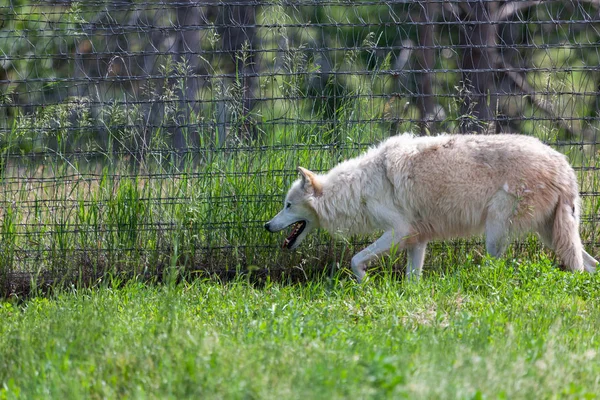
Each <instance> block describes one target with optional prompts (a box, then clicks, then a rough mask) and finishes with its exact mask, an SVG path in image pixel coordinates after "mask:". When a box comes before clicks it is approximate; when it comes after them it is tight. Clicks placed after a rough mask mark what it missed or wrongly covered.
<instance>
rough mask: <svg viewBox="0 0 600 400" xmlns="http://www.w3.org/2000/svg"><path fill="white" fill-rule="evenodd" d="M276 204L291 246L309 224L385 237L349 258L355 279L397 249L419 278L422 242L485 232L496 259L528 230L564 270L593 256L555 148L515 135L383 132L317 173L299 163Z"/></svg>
mask: <svg viewBox="0 0 600 400" xmlns="http://www.w3.org/2000/svg"><path fill="white" fill-rule="evenodd" d="M298 170H299V172H300V174H301V179H299V180H298V181H296V182H294V184H293V185H292V187H291V188H290V190H289V192H288V194H287V196H286V198H285V202H284V208H283V210H281V211H280V212H279V213H278V214H277V215H276V216H275V217H274V218H273V219H272V220H271V221H269V222H267V223H266V224H265V228H266V229H267V230H268V231H270V232H277V231H280V230H282V229H285V228H286V227H288V226H290V225H293V229H292V232H291V234H290V235H289V236H288V238H287V239H285V241H284V243H283V247H286V248H289V249H294V248H296V247H297V246H298V245H299V244H300V242H301V241H302V240H303V239H304V238H305V237H306V235H307V234H308V233H309V232H310V231H312V230H313V229H315V228H319V227H321V228H324V229H327V230H328V231H329V232H332V233H342V234H343V233H346V234H354V233H371V232H375V231H383V232H384V233H383V235H382V236H381V237H380V238H379V239H377V240H376V241H375V242H374V243H372V244H371V245H369V246H368V247H367V248H365V249H364V250H362V251H361V252H359V253H358V254H356V255H355V256H354V257H353V258H352V261H351V266H352V270H353V271H354V273H355V274H356V277H357V279H358V281H359V282H360V281H362V279H363V278H364V276H365V269H366V267H367V265H368V264H369V262H371V261H372V260H374V259H375V258H377V257H378V256H380V255H383V254H386V253H388V252H389V250H390V249H391V248H392V246H397V248H399V249H406V250H407V252H408V257H407V258H408V265H407V268H406V274H407V276H409V277H411V276H416V277H418V276H419V275H420V273H421V269H422V267H423V260H424V257H425V248H426V246H427V243H428V242H429V241H430V240H435V239H447V238H452V237H465V236H471V235H476V234H481V233H484V232H485V235H486V248H487V251H488V253H489V254H490V255H492V256H494V257H499V256H501V255H502V254H503V252H504V251H505V249H506V247H507V245H508V243H509V241H510V238H511V237H514V236H516V235H518V234H522V233H526V232H531V231H535V232H537V233H538V234H539V236H540V237H541V239H542V241H543V242H544V243H545V244H546V245H547V246H548V247H550V248H552V249H553V250H554V251H555V252H556V254H557V255H558V256H559V257H560V258H561V259H562V261H563V263H564V264H566V266H567V267H568V268H569V269H570V270H572V271H583V270H584V269H585V270H586V271H589V272H593V271H595V269H596V266H597V264H598V261H596V260H595V259H594V258H592V256H590V255H589V254H588V253H587V252H586V251H585V250H584V249H583V246H582V244H581V239H580V237H579V212H580V199H579V194H578V188H577V179H576V177H575V173H574V171H573V169H572V168H571V166H570V165H569V163H568V162H567V159H566V157H565V156H564V155H562V154H561V153H558V152H557V151H555V150H553V149H552V148H550V147H548V146H546V145H544V144H543V143H541V142H540V141H539V140H537V139H535V138H532V137H527V136H522V135H441V136H437V137H414V136H412V135H410V134H404V135H399V136H395V137H391V138H389V139H388V140H386V141H384V142H383V143H381V144H380V145H379V146H378V147H375V148H372V149H370V150H369V151H368V152H366V153H365V154H363V155H362V156H360V157H358V158H354V159H351V160H347V161H345V162H343V163H341V164H339V165H338V166H336V167H335V168H333V169H332V170H331V171H329V172H328V173H327V174H325V175H317V174H314V173H312V172H311V171H309V170H307V169H305V168H302V167H299V168H298Z"/></svg>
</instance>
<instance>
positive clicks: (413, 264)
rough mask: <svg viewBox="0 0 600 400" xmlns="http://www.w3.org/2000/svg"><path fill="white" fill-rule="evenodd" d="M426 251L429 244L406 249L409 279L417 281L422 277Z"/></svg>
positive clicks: (422, 243)
mask: <svg viewBox="0 0 600 400" xmlns="http://www.w3.org/2000/svg"><path fill="white" fill-rule="evenodd" d="M426 249H427V242H420V243H417V244H415V245H414V246H411V247H408V248H407V249H406V253H407V254H406V258H407V263H406V277H407V278H408V279H415V280H417V279H419V277H420V276H421V271H422V270H423V261H424V260H425V250H426Z"/></svg>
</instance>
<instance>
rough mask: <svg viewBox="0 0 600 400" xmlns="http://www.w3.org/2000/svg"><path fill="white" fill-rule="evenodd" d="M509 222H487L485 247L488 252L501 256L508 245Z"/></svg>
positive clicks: (496, 256) (497, 256)
mask: <svg viewBox="0 0 600 400" xmlns="http://www.w3.org/2000/svg"><path fill="white" fill-rule="evenodd" d="M508 238H509V233H508V223H507V222H504V221H499V220H489V219H488V221H487V222H486V224H485V249H486V250H487V252H488V254H489V255H490V256H492V257H495V258H500V257H502V255H503V254H504V252H505V251H506V248H507V247H508Z"/></svg>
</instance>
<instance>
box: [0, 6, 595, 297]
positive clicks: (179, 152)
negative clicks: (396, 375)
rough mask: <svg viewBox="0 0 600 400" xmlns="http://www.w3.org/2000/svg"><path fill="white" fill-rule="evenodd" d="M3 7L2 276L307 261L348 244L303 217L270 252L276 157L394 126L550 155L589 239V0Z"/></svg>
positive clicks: (445, 247)
mask: <svg viewBox="0 0 600 400" xmlns="http://www.w3.org/2000/svg"><path fill="white" fill-rule="evenodd" d="M4 4H5V5H2V6H0V15H2V17H0V152H1V164H0V167H1V174H2V189H1V194H0V214H1V216H0V224H1V231H0V246H1V254H0V272H1V276H2V277H3V278H2V282H3V285H2V286H3V289H2V290H3V291H4V292H11V291H15V290H17V289H16V288H17V286H18V285H20V284H21V283H22V281H23V282H24V281H27V282H30V278H31V277H32V276H34V277H36V276H37V277H44V278H45V280H46V281H48V282H50V281H56V280H59V281H60V280H66V281H73V280H78V279H79V280H81V279H87V280H89V279H92V280H93V279H99V278H100V277H102V276H104V274H105V273H106V272H107V271H110V272H113V273H124V274H130V275H136V274H149V275H154V274H158V275H160V274H161V273H162V271H163V270H164V269H165V268H167V267H177V268H183V269H186V270H187V271H240V270H268V271H270V272H271V273H276V271H294V270H296V271H298V270H303V271H305V270H306V269H307V268H312V267H314V268H321V267H322V266H323V265H326V264H329V263H331V262H333V261H334V260H340V259H342V258H344V255H345V254H349V253H351V251H352V250H348V251H346V246H349V247H353V246H355V245H360V241H358V244H356V243H355V242H356V241H354V240H351V241H350V242H349V243H340V242H336V241H334V240H332V239H331V238H330V237H329V236H327V235H326V234H323V233H321V234H318V235H315V236H314V237H313V238H312V241H310V243H308V244H307V245H306V246H305V248H304V250H303V251H302V252H301V253H294V254H290V253H285V252H280V251H279V250H278V248H279V245H278V242H279V241H280V240H281V238H280V237H278V236H276V235H269V234H267V233H266V232H264V229H263V227H262V225H263V224H264V222H265V221H266V220H267V219H269V218H270V217H271V216H272V215H273V214H274V213H275V212H276V210H277V209H278V208H279V207H280V203H281V201H282V196H283V193H284V192H285V190H286V188H287V186H288V184H289V183H290V182H292V181H293V180H294V179H296V167H297V166H298V165H302V166H305V167H308V168H311V169H313V170H315V171H323V170H327V169H329V168H330V167H332V166H333V165H335V164H336V163H337V162H339V161H341V160H343V159H345V158H348V157H350V156H354V155H357V154H359V153H360V152H361V151H363V150H364V149H365V148H367V147H368V146H369V145H371V144H373V143H377V142H378V141H380V140H381V139H383V138H385V137H388V136H390V135H394V134H397V133H401V132H404V131H412V132H414V133H416V134H419V135H432V134H436V133H440V132H461V133H470V134H473V133H475V134H477V133H488V134H491V133H497V132H518V133H523V134H527V135H532V136H536V137H539V138H540V139H542V140H543V141H545V142H546V143H549V144H550V145H552V146H553V147H555V148H557V149H558V150H559V151H561V152H563V153H565V154H567V156H568V157H569V159H570V161H571V162H572V163H573V165H574V166H575V169H576V171H577V173H578V177H579V182H580V190H581V192H582V198H583V215H582V237H583V239H584V242H585V243H586V246H587V247H588V250H590V252H592V253H593V254H596V255H597V254H598V251H599V245H598V237H599V232H600V227H599V226H600V225H599V224H598V218H599V216H598V213H599V209H600V197H599V196H598V194H599V191H598V167H597V156H598V151H599V148H598V137H599V134H598V128H599V127H600V119H599V115H598V113H599V106H600V97H599V96H600V89H599V87H600V67H599V64H600V53H599V51H598V44H599V41H600V3H599V2H598V1H595V0H583V1H562V0H561V1H453V0H449V1H446V0H444V1H441V0H433V1H378V0H375V1H352V2H349V1H342V0H335V1H221V2H217V1H183V0H182V1H133V0H127V1H126V0H114V1H86V2H73V1H67V0H55V1H43V2H39V1H31V0H19V1H17V0H9V1H8V4H6V3H4ZM466 251H467V247H465V242H463V241H457V242H452V243H446V244H437V245H436V246H433V247H432V249H431V250H430V252H431V253H432V258H431V259H432V260H433V261H432V262H433V263H437V262H442V261H444V262H448V261H449V262H456V260H457V259H459V257H460V256H461V255H462V254H463V253H464V252H466ZM449 254H453V255H454V256H452V257H449V256H448V255H449ZM436 255H437V258H436ZM457 257H458V258H457ZM294 267H297V268H294ZM298 267H299V268H298ZM20 277H21V278H22V277H25V278H23V279H21V278H20Z"/></svg>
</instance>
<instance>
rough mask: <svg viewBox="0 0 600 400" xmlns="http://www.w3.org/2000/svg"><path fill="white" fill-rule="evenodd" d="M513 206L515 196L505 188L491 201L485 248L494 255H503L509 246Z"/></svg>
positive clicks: (486, 225) (486, 226)
mask: <svg viewBox="0 0 600 400" xmlns="http://www.w3.org/2000/svg"><path fill="white" fill-rule="evenodd" d="M513 208H514V198H513V197H512V196H511V195H509V194H508V193H506V192H505V191H503V190H501V191H499V192H498V193H496V195H495V196H494V198H493V199H492V201H491V202H490V206H489V208H488V213H487V218H486V220H485V248H486V250H487V252H488V254H489V255H491V256H492V257H495V258H499V257H502V255H503V254H504V252H505V251H506V248H507V247H508V242H509V237H510V233H509V230H510V217H511V215H512V213H513Z"/></svg>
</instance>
